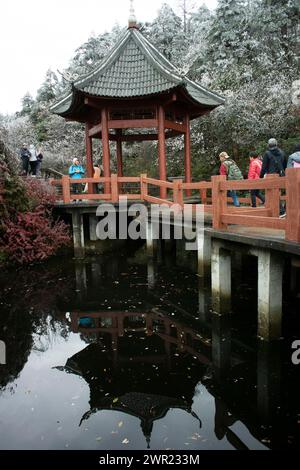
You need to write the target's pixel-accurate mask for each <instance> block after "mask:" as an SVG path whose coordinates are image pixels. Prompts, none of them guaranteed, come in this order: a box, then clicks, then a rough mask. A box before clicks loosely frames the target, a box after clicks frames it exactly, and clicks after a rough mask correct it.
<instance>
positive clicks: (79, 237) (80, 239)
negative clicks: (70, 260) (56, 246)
mask: <svg viewBox="0 0 300 470" xmlns="http://www.w3.org/2000/svg"><path fill="white" fill-rule="evenodd" d="M72 228H73V243H74V256H75V258H83V257H84V255H85V248H84V231H83V214H81V213H80V211H79V209H77V210H73V211H72Z"/></svg>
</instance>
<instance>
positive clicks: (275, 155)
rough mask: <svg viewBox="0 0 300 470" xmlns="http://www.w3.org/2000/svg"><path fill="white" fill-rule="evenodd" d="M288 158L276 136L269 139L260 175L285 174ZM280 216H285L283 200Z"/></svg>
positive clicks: (280, 203) (280, 204) (280, 206)
mask: <svg viewBox="0 0 300 470" xmlns="http://www.w3.org/2000/svg"><path fill="white" fill-rule="evenodd" d="M285 168H286V160H285V156H284V153H283V151H282V150H281V149H280V148H279V147H278V144H277V140H276V139H274V138H271V139H269V141H268V150H267V151H266V152H265V154H264V156H263V163H262V168H261V172H260V177H261V178H264V177H265V176H266V175H272V174H275V175H276V174H277V175H279V176H284V175H285V172H284V170H285ZM279 212H280V217H285V206H284V203H283V202H281V201H280V202H279Z"/></svg>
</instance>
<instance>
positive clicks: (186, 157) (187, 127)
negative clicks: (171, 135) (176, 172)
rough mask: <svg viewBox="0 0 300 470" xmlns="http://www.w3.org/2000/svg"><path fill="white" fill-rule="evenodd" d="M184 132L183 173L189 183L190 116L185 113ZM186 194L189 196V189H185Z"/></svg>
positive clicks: (190, 193)
mask: <svg viewBox="0 0 300 470" xmlns="http://www.w3.org/2000/svg"><path fill="white" fill-rule="evenodd" d="M184 122H185V134H184V173H185V182H186V183H191V181H192V177H191V133H190V116H189V114H188V113H187V114H186V115H185V121H184ZM186 195H187V196H188V197H190V196H191V195H192V192H191V190H190V189H187V190H186Z"/></svg>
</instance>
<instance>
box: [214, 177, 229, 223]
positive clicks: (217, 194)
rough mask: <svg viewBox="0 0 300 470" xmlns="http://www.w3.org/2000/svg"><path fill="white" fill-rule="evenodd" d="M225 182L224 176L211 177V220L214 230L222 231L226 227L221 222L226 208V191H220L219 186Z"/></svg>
mask: <svg viewBox="0 0 300 470" xmlns="http://www.w3.org/2000/svg"><path fill="white" fill-rule="evenodd" d="M225 181H226V176H212V177H211V182H212V218H213V228H214V229H224V228H227V225H226V224H224V223H223V222H222V215H223V213H224V212H225V209H226V206H227V191H221V190H220V184H221V183H222V182H225Z"/></svg>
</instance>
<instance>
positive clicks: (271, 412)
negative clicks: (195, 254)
mask: <svg viewBox="0 0 300 470" xmlns="http://www.w3.org/2000/svg"><path fill="white" fill-rule="evenodd" d="M250 271H251V266H250V265H249V267H248V268H247V276H246V277H247V282H244V280H243V278H242V277H239V278H238V279H237V280H236V281H234V282H233V285H234V286H235V288H234V298H233V314H232V315H230V316H229V315H228V316H226V315H225V316H223V317H220V316H218V315H216V314H211V311H210V290H209V286H206V284H205V283H204V282H202V281H201V279H199V277H197V275H195V274H192V273H189V272H188V271H187V270H185V269H183V268H179V267H177V266H176V264H175V261H174V260H172V259H165V260H164V262H161V263H160V264H158V265H153V264H152V263H148V264H147V258H146V257H145V254H144V252H143V249H140V250H138V251H136V252H134V251H133V252H132V253H131V254H125V253H123V254H122V253H121V254H119V255H114V256H113V255H107V256H102V257H98V258H95V259H92V260H89V261H86V262H75V261H74V260H71V259H70V260H68V259H67V258H60V259H56V260H52V261H51V262H49V263H47V264H44V265H42V266H38V267H32V268H29V269H26V270H21V271H18V272H12V273H9V274H5V275H4V274H3V273H2V275H1V276H0V339H1V340H3V341H5V343H6V345H7V365H0V448H1V449H99V450H103V449H105V450H109V449H124V450H125V449H126V450H130V449H146V448H147V447H148V448H151V449H184V450H185V449H186V450H193V449H197V450H201V449H246V448H249V449H281V448H290V449H292V448H299V444H300V435H299V430H300V406H299V397H300V393H299V392H300V383H299V382H300V381H299V375H300V365H299V366H294V365H292V363H291V341H292V339H293V338H297V337H298V338H299V339H300V333H299V334H298V332H299V317H298V315H297V314H299V299H298V300H297V299H294V300H293V302H292V303H291V304H289V305H285V307H284V308H285V316H289V329H287V328H286V326H285V331H286V340H282V341H279V342H278V343H277V344H275V345H272V347H271V346H266V345H264V344H263V343H262V342H260V341H258V340H257V339H256V289H255V277H253V279H252V278H251V276H250V275H249V272H250ZM291 332H292V333H291Z"/></svg>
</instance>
